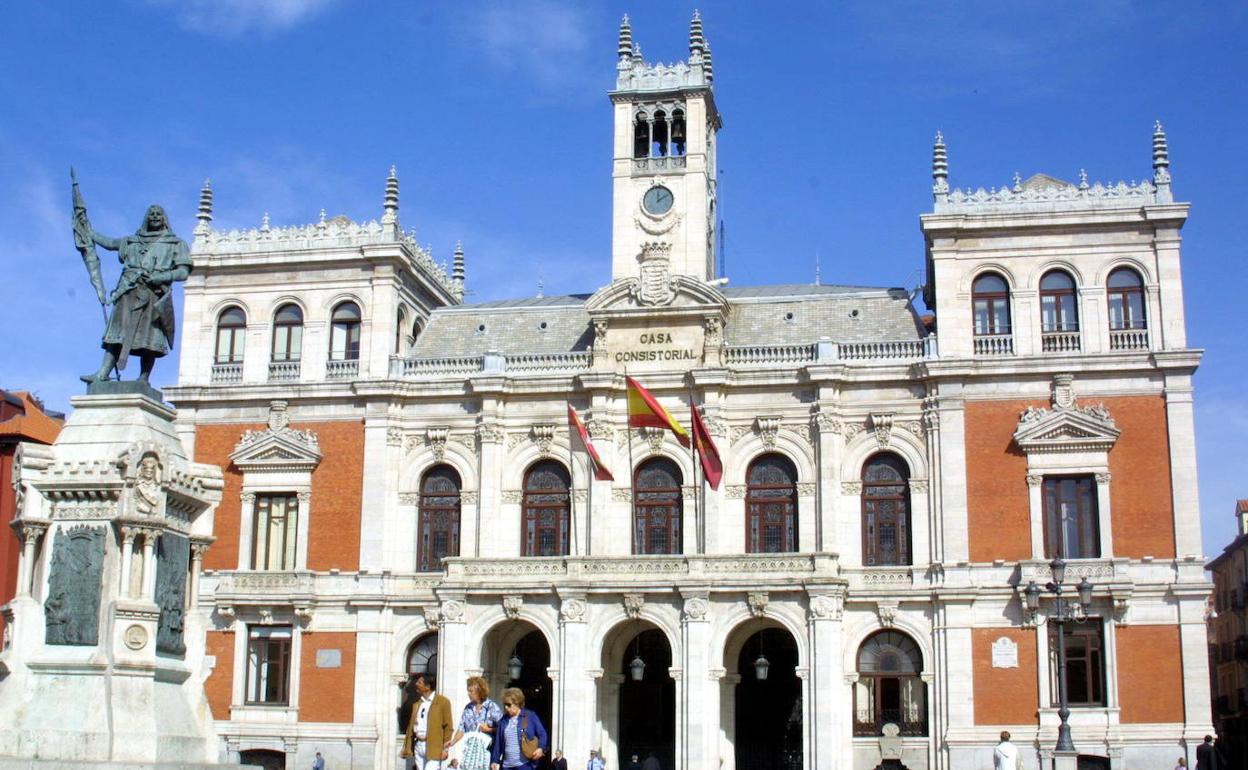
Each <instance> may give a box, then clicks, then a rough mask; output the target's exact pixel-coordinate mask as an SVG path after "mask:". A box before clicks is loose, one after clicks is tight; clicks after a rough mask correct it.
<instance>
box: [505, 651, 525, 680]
mask: <svg viewBox="0 0 1248 770" xmlns="http://www.w3.org/2000/svg"><path fill="white" fill-rule="evenodd" d="M507 673H508V674H510V675H511V681H513V682H515V681H518V680H519V679H520V675H521V674H523V673H524V661H522V660H520V655H519V653H517V652H515V651H513V652H512V653H511V660H509V661H507Z"/></svg>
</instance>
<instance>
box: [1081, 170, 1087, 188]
mask: <svg viewBox="0 0 1248 770" xmlns="http://www.w3.org/2000/svg"><path fill="white" fill-rule="evenodd" d="M1079 189H1080V190H1086V189H1088V171H1087V169H1082V168H1081V169H1079Z"/></svg>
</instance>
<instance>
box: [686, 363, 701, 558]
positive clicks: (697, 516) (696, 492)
mask: <svg viewBox="0 0 1248 770" xmlns="http://www.w3.org/2000/svg"><path fill="white" fill-rule="evenodd" d="M697 408H698V407H697V404H695V403H694V401H693V386H692V385H691V386H689V412H690V414H689V430H690V432H691V433H692V434H693V440H692V441H690V442H689V446H690V448H691V449H692V450H693V526H694V531H693V533H694V540H695V541H696V542H695V546H696V548H697V549H698V553H699V554H701V553H702V552H703V550H704V547H703V540H704V533H703V532H702V523H703V520H704V518H705V516H704V514H705V508H704V506H703V494H704V490H703V489H702V486H703V484H702V481H701V480H700V479H699V478H698V476H699V474H698V471H699V467H698V466H699V463H698V427H697V425H696V424H695V423H694V415H693V411H694V410H695V409H697Z"/></svg>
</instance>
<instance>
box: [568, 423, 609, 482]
mask: <svg viewBox="0 0 1248 770" xmlns="http://www.w3.org/2000/svg"><path fill="white" fill-rule="evenodd" d="M568 424H569V425H571V426H572V428H573V434H572V435H573V436H574V437H577V438H579V439H580V440H581V444H582V445H583V446H584V447H585V452H586V453H587V454H589V465H590V467H591V468H593V470H594V478H596V479H598V480H599V481H615V477H614V476H612V475H611V471H609V470H607V466H605V465H603V464H602V458H601V457H599V456H598V450H597V449H594V443H593V442H592V441H590V439H589V431H588V430H586V429H585V423H583V422H581V416H580V415H579V414H577V413H576V410H575V409H573V408H572V405H571V404H568Z"/></svg>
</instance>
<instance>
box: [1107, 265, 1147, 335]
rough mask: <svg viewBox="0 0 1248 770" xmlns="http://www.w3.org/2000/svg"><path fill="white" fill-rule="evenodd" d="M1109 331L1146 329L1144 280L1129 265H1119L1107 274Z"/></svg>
mask: <svg viewBox="0 0 1248 770" xmlns="http://www.w3.org/2000/svg"><path fill="white" fill-rule="evenodd" d="M1108 289H1109V292H1108V293H1109V328H1110V331H1124V330H1127V329H1147V328H1148V323H1147V321H1146V320H1145V317H1144V282H1143V281H1142V280H1140V274H1139V273H1137V272H1135V271H1134V270H1132V269H1131V268H1129V267H1120V268H1118V269H1117V270H1115V271H1113V272H1112V273H1110V274H1109V286H1108Z"/></svg>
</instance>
